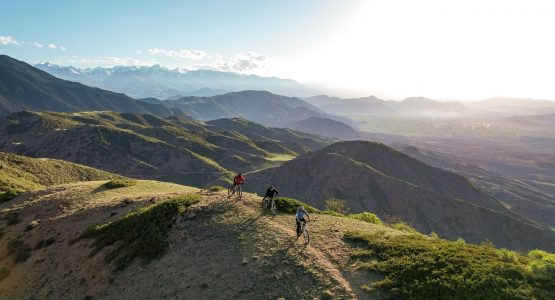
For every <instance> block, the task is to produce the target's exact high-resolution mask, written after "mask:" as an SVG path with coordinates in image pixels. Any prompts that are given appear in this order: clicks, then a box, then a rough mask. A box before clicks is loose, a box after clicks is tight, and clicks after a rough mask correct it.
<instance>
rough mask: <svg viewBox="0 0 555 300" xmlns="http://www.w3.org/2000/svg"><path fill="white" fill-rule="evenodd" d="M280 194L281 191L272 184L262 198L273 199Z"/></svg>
mask: <svg viewBox="0 0 555 300" xmlns="http://www.w3.org/2000/svg"><path fill="white" fill-rule="evenodd" d="M278 194H279V192H278V191H277V190H276V188H275V187H274V186H273V185H271V186H270V187H269V188H268V189H267V190H266V196H264V198H262V200H265V199H268V200H272V199H273V198H274V197H275V196H277V195H278Z"/></svg>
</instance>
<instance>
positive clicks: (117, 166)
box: [0, 111, 331, 186]
mask: <svg viewBox="0 0 555 300" xmlns="http://www.w3.org/2000/svg"><path fill="white" fill-rule="evenodd" d="M0 132H1V134H0V149H1V150H3V151H7V152H13V153H18V154H23V155H27V156H31V157H49V158H58V159H64V160H68V161H72V162H76V163H81V164H85V165H88V166H92V167H96V168H99V169H102V170H105V171H110V172H115V173H118V174H122V175H127V176H133V177H138V178H155V179H159V180H167V181H173V182H180V183H187V184H190V185H195V186H205V185H207V184H209V183H211V182H219V181H221V180H225V179H226V178H227V177H228V176H230V175H231V171H236V172H241V171H249V170H256V169H260V168H266V167H271V166H275V165H276V164H279V163H281V161H283V159H290V158H291V157H294V156H297V155H299V154H302V153H306V152H308V151H313V150H316V149H320V148H322V147H324V146H326V145H328V144H329V143H330V142H331V141H329V140H326V139H323V138H321V137H318V136H314V135H309V134H304V133H301V132H297V131H293V130H290V129H279V128H268V127H264V126H261V125H258V124H255V123H252V122H249V121H247V120H243V119H233V120H216V121H213V122H209V123H202V122H199V121H195V120H191V119H185V118H180V117H175V116H173V117H169V118H166V119H162V118H158V117H155V116H152V115H146V114H132V113H115V112H78V113H51V112H26V111H24V112H18V113H15V114H12V115H9V116H7V117H5V118H2V119H0Z"/></svg>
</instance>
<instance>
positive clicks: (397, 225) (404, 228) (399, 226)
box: [389, 222, 418, 233]
mask: <svg viewBox="0 0 555 300" xmlns="http://www.w3.org/2000/svg"><path fill="white" fill-rule="evenodd" d="M389 227H391V228H393V229H396V230H399V231H403V232H412V233H416V232H418V231H416V229H414V227H412V226H410V225H409V224H407V223H405V222H397V223H393V224H389Z"/></svg>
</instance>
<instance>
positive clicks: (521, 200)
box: [400, 143, 555, 228]
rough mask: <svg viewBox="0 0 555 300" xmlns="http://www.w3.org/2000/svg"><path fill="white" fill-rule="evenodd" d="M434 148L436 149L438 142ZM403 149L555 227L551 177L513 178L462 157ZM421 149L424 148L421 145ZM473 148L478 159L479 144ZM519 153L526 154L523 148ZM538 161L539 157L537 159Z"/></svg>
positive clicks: (517, 210) (522, 167)
mask: <svg viewBox="0 0 555 300" xmlns="http://www.w3.org/2000/svg"><path fill="white" fill-rule="evenodd" d="M434 146H437V143H435V144H434ZM400 147H401V148H402V150H403V152H404V153H406V154H408V155H410V156H411V157H414V158H416V159H418V160H420V161H422V162H425V163H427V164H429V165H431V166H434V167H438V168H443V169H446V170H451V171H455V172H457V173H459V174H462V175H464V176H465V177H467V178H469V179H470V180H471V181H472V182H473V184H474V185H475V186H477V187H479V188H481V189H482V190H484V191H487V192H488V193H489V194H490V195H492V196H493V197H495V198H496V199H499V200H500V201H501V202H502V203H503V205H505V206H506V207H507V208H509V209H510V210H511V211H513V212H514V213H516V214H518V215H521V216H523V217H525V218H527V219H530V220H533V221H535V222H537V223H539V224H543V225H544V226H547V227H551V228H555V219H554V218H553V216H555V188H554V187H553V185H552V184H551V182H553V179H550V178H549V177H548V176H546V175H539V174H538V175H536V176H534V177H532V176H527V177H532V178H526V177H524V178H518V177H517V178H513V177H511V176H508V175H504V174H500V173H496V172H495V171H494V169H493V168H490V166H489V165H488V164H478V163H477V162H473V161H472V160H470V159H468V158H466V159H465V158H460V157H457V155H453V154H451V155H449V154H446V153H441V154H440V153H434V152H432V151H430V150H426V149H423V148H417V147H414V146H404V145H403V146H400ZM421 147H425V146H424V145H422V146H421ZM432 149H433V148H432ZM473 149H474V150H475V151H476V152H477V153H476V155H477V156H481V155H482V154H481V153H480V151H479V150H478V147H477V145H476V144H474V145H473ZM436 151H437V150H436ZM462 151H464V149H462ZM520 154H521V155H524V153H523V151H522V149H521V153H520ZM503 155H504V154H503V153H499V152H498V156H499V157H502V156H503ZM531 156H533V155H531ZM532 159H533V157H531V158H530V159H529V161H532ZM536 159H540V158H539V157H538V156H536ZM544 160H545V159H544ZM473 163H476V164H473ZM492 163H494V162H493V161H491V162H490V164H492ZM547 164H549V161H547V160H546V161H542V162H541V164H540V165H542V166H543V165H547ZM520 169H529V170H530V171H533V170H532V168H529V167H526V166H524V165H521V166H520Z"/></svg>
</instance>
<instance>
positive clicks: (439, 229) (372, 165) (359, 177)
mask: <svg viewBox="0 0 555 300" xmlns="http://www.w3.org/2000/svg"><path fill="white" fill-rule="evenodd" d="M248 176H249V178H250V181H249V183H250V184H249V188H251V189H252V190H253V191H256V192H259V193H261V192H263V190H264V188H266V187H267V186H268V185H270V184H274V185H277V187H278V189H279V190H280V191H281V192H282V193H284V194H286V195H290V196H292V197H295V198H299V199H304V200H306V201H307V202H308V203H310V204H312V205H315V206H316V207H319V208H323V207H324V200H326V199H328V198H331V197H335V198H340V199H343V200H345V201H346V202H347V206H348V207H349V208H350V210H351V211H352V212H360V211H372V212H375V213H377V214H378V215H379V216H380V217H384V218H387V217H399V218H401V219H403V220H405V221H407V222H409V223H410V224H412V225H413V226H415V227H416V228H417V229H419V230H421V231H424V232H431V231H435V232H436V233H438V234H439V235H440V236H442V237H446V238H451V239H456V238H459V237H462V238H464V239H465V240H467V241H471V242H474V243H479V242H482V241H484V240H486V239H489V240H490V241H492V242H493V243H494V244H495V245H498V246H501V247H508V248H513V249H521V250H526V249H530V248H536V247H537V248H543V249H549V250H553V247H554V246H553V245H555V243H554V241H555V233H554V232H553V231H551V230H549V229H547V228H544V227H541V226H538V225H535V224H533V223H532V222H530V221H528V220H526V219H525V218H522V217H519V216H517V215H515V214H514V213H512V212H510V211H509V210H508V209H506V208H505V207H504V206H503V205H501V203H499V202H498V201H496V200H495V199H493V198H491V197H490V196H488V195H487V194H484V193H483V192H481V191H480V190H477V189H476V188H475V187H474V186H473V185H472V184H471V183H470V182H469V181H468V180H466V179H465V178H464V177H462V176H459V175H457V174H454V173H450V172H446V171H444V170H441V169H438V168H434V167H430V166H428V165H426V164H424V163H421V162H419V161H417V160H415V159H413V158H411V157H409V156H407V155H405V154H403V153H401V152H398V151H395V150H393V149H392V148H390V147H387V146H385V145H382V144H376V143H371V142H360V141H355V142H342V143H335V144H333V145H331V146H329V147H326V148H324V149H322V150H319V151H315V152H312V153H309V154H306V155H303V156H300V157H298V158H296V159H294V160H291V161H289V162H286V163H284V164H283V165H281V166H279V167H275V168H270V169H265V170H261V171H258V172H255V173H251V174H248Z"/></svg>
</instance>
